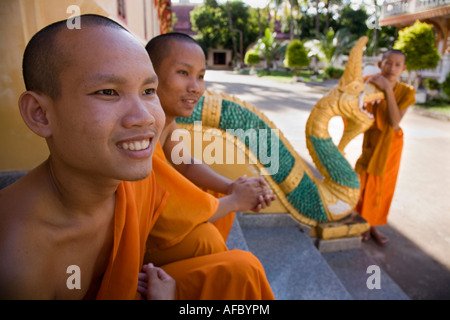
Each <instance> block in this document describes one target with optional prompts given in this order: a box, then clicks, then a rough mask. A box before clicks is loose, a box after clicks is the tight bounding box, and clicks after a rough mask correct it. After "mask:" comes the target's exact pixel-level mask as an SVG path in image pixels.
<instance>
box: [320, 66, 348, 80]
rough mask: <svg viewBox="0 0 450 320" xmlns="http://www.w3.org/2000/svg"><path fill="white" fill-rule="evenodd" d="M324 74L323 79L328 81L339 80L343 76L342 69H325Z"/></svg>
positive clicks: (331, 67)
mask: <svg viewBox="0 0 450 320" xmlns="http://www.w3.org/2000/svg"><path fill="white" fill-rule="evenodd" d="M324 73H325V77H326V78H328V79H339V78H340V77H342V75H343V74H344V69H343V68H335V67H333V66H329V67H326V68H325V70H324Z"/></svg>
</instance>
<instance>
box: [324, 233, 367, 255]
mask: <svg viewBox="0 0 450 320" xmlns="http://www.w3.org/2000/svg"><path fill="white" fill-rule="evenodd" d="M316 247H317V249H318V250H319V252H321V253H326V252H336V251H347V250H354V249H360V248H361V237H360V236H357V237H347V238H340V239H330V240H324V239H317V241H316Z"/></svg>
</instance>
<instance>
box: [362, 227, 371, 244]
mask: <svg viewBox="0 0 450 320" xmlns="http://www.w3.org/2000/svg"><path fill="white" fill-rule="evenodd" d="M369 239H370V230H367V231H366V232H364V233H363V234H362V235H361V240H362V241H364V242H366V241H369Z"/></svg>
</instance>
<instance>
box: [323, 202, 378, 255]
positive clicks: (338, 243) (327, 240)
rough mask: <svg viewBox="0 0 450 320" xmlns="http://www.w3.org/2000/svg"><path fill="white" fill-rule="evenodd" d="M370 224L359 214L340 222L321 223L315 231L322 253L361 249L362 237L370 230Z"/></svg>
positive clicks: (353, 213) (352, 214)
mask: <svg viewBox="0 0 450 320" xmlns="http://www.w3.org/2000/svg"><path fill="white" fill-rule="evenodd" d="M369 228H370V225H369V223H368V222H367V221H366V220H365V219H364V218H363V217H361V216H360V215H359V214H358V213H357V212H355V211H353V212H352V213H351V215H349V216H348V217H346V218H345V219H342V220H340V221H333V222H324V223H319V224H318V225H317V226H316V227H315V230H314V233H315V236H316V237H317V241H316V246H317V248H318V249H319V251H320V252H334V251H344V250H352V249H359V248H360V247H361V235H362V234H363V233H364V232H366V231H367V230H369Z"/></svg>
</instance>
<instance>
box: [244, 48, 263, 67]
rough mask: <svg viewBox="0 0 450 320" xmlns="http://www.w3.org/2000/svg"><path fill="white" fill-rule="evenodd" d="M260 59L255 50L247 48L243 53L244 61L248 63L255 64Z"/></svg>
mask: <svg viewBox="0 0 450 320" xmlns="http://www.w3.org/2000/svg"><path fill="white" fill-rule="evenodd" d="M259 61H261V57H260V56H259V54H257V53H256V52H255V50H248V51H247V53H246V54H245V58H244V62H245V63H246V64H249V65H253V64H257V63H259Z"/></svg>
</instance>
